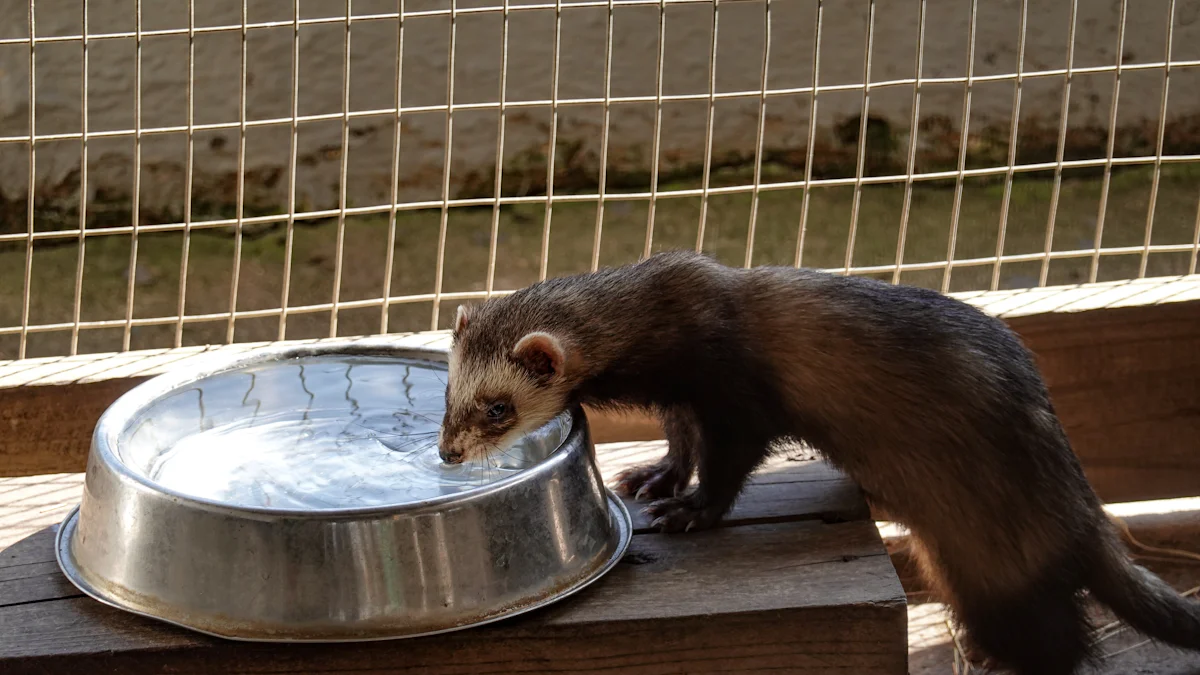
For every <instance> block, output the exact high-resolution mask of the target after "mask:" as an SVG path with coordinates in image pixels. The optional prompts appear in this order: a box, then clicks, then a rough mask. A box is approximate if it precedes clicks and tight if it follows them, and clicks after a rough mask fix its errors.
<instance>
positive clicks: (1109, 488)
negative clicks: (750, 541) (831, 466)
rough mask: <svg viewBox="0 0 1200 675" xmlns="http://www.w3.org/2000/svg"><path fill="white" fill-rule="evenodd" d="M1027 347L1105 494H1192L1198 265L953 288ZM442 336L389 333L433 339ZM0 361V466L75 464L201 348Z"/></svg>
mask: <svg viewBox="0 0 1200 675" xmlns="http://www.w3.org/2000/svg"><path fill="white" fill-rule="evenodd" d="M959 297H961V298H963V299H964V300H966V301H968V302H971V303H973V304H975V305H977V306H979V307H981V308H982V309H984V310H985V311H988V312H991V313H993V314H995V315H997V316H1001V317H1003V318H1005V319H1006V320H1008V321H1009V323H1010V325H1012V327H1013V328H1014V329H1015V330H1016V331H1017V332H1018V333H1019V334H1021V336H1022V338H1023V339H1024V340H1025V341H1026V342H1027V343H1028V344H1029V346H1030V347H1031V349H1032V350H1033V351H1034V353H1035V354H1036V355H1037V358H1038V362H1039V365H1040V366H1041V368H1042V370H1043V372H1044V373H1045V375H1046V379H1047V382H1048V383H1049V385H1050V388H1051V394H1052V396H1053V398H1054V401H1055V406H1056V408H1057V410H1058V412H1059V415H1060V416H1061V417H1062V419H1063V422H1064V425H1065V426H1066V428H1067V432H1068V435H1069V436H1070V438H1071V440H1072V444H1073V446H1074V447H1075V451H1076V453H1077V454H1078V455H1079V457H1080V459H1081V461H1082V462H1083V464H1084V468H1085V470H1086V471H1087V472H1088V475H1089V477H1090V478H1091V479H1092V481H1093V484H1094V486H1095V487H1096V489H1097V491H1098V492H1099V493H1100V495H1101V497H1102V498H1104V499H1106V500H1109V501H1119V500H1132V499H1155V498H1167V497H1176V496H1182V495H1193V494H1200V454H1197V453H1196V452H1194V442H1193V440H1192V439H1195V438H1197V437H1200V433H1198V432H1200V275H1194V276H1188V277H1172V278H1161V279H1141V280H1133V281H1119V282H1107V283H1100V284H1084V285H1080V286H1071V287H1053V288H1040V289H1021V290H1011V291H996V292H984V293H967V294H960V296H959ZM446 339H447V336H446V334H445V333H423V334H415V335H409V336H396V340H397V341H398V343H401V344H404V343H409V344H421V345H426V346H432V347H438V346H443V347H444V345H445V344H446ZM256 346H258V345H231V346H221V347H211V348H188V349H184V350H158V351H154V352H138V353H131V354H119V355H99V356H95V355H93V356H87V357H72V358H64V359H33V360H27V361H15V362H8V363H0V429H4V430H5V433H4V434H0V475H8V476H17V475H32V474H41V473H58V472H65V471H80V470H82V469H83V467H84V464H85V462H86V457H87V451H88V444H89V442H90V435H91V430H92V428H93V426H94V424H95V421H96V419H97V418H98V417H99V415H100V413H101V412H103V410H104V409H105V408H106V407H107V406H108V405H109V404H111V402H112V401H113V400H115V399H116V397H117V396H119V395H120V394H121V393H124V392H125V391H127V390H128V389H129V388H131V387H132V386H134V385H135V384H137V383H138V382H140V381H142V380H143V379H144V378H145V377H148V376H150V375H153V374H156V373H158V372H163V371H164V370H165V369H168V368H172V367H183V366H184V365H187V364H189V363H190V362H191V360H192V359H196V358H202V357H205V356H206V355H208V354H211V353H212V352H222V351H238V350H245V349H249V348H253V347H256ZM588 414H589V420H590V423H591V427H592V431H593V435H594V437H595V439H596V440H597V442H606V441H618V440H620V441H633V440H646V439H654V438H661V429H660V428H659V426H658V425H657V423H656V422H655V421H654V420H653V419H649V418H647V417H645V416H637V415H611V414H607V413H597V412H596V411H588Z"/></svg>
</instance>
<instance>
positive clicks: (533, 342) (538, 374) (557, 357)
mask: <svg viewBox="0 0 1200 675" xmlns="http://www.w3.org/2000/svg"><path fill="white" fill-rule="evenodd" d="M512 355H513V359H515V360H516V362H517V363H519V364H520V365H521V367H522V368H524V369H525V370H527V371H528V372H529V373H530V374H531V375H533V376H534V377H535V378H537V379H538V380H540V381H542V382H550V381H551V380H553V379H554V378H556V377H559V376H560V375H562V372H563V364H564V362H565V361H566V352H565V351H564V350H563V346H562V343H561V342H559V341H558V338H556V337H554V336H553V335H551V334H549V333H530V334H528V335H526V336H525V337H523V338H521V339H520V340H519V341H518V342H517V346H516V347H513V354H512Z"/></svg>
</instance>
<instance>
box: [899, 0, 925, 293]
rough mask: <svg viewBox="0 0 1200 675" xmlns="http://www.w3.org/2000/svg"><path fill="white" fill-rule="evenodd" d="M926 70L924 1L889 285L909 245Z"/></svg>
mask: <svg viewBox="0 0 1200 675" xmlns="http://www.w3.org/2000/svg"><path fill="white" fill-rule="evenodd" d="M924 66H925V0H921V4H920V5H918V7H917V63H916V64H915V66H914V68H913V73H914V75H913V77H914V78H915V80H916V81H915V82H914V83H913V100H912V112H911V113H910V115H909V126H908V161H907V162H905V164H904V166H905V174H906V175H905V177H904V203H903V205H902V206H901V207H900V234H899V235H897V236H896V271H895V272H892V283H893V284H898V283H900V272H901V270H903V269H904V267H903V265H904V247H905V245H906V244H907V243H908V219H909V217H910V215H911V211H912V193H913V174H914V173H915V172H916V168H917V133H918V132H919V131H920V128H921V75H922V73H924Z"/></svg>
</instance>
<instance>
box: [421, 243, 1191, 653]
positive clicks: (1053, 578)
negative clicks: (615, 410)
mask: <svg viewBox="0 0 1200 675" xmlns="http://www.w3.org/2000/svg"><path fill="white" fill-rule="evenodd" d="M450 364H451V365H450V380H449V387H448V391H447V413H446V418H445V424H444V433H443V455H444V456H448V457H472V456H476V455H481V454H486V453H488V452H491V451H494V450H495V449H497V448H498V447H502V446H503V445H504V444H505V443H507V442H510V441H511V440H512V439H514V438H516V437H517V436H518V435H519V434H521V433H525V432H527V431H530V430H532V429H534V428H536V427H537V426H540V425H541V424H543V423H545V422H546V421H548V420H549V419H550V418H551V417H552V416H554V415H555V414H557V413H558V412H559V411H561V410H562V409H564V408H565V407H567V406H571V405H575V404H578V403H589V404H591V405H596V406H617V407H621V406H633V407H639V408H648V409H652V410H654V411H656V412H658V413H659V414H660V416H661V417H662V420H663V422H664V428H665V430H666V433H667V437H668V441H669V448H670V449H669V451H668V454H667V456H666V457H665V458H664V459H663V460H662V461H660V462H658V463H656V464H655V465H652V466H649V467H641V468H638V469H634V470H631V471H629V472H626V473H625V474H623V475H622V476H620V477H618V486H619V488H620V489H622V490H623V491H625V492H627V493H630V494H635V495H637V496H638V497H639V498H655V499H657V501H653V502H652V503H651V504H650V505H649V507H648V509H649V511H650V512H651V513H652V514H653V515H655V516H656V520H655V521H654V522H655V523H656V524H657V525H658V526H659V527H661V528H662V529H664V530H668V531H679V530H685V529H692V528H703V527H709V526H712V525H714V524H715V523H716V522H717V521H719V520H720V518H721V517H722V516H723V515H724V514H725V513H726V512H727V511H728V509H729V507H730V506H731V505H732V504H733V501H734V499H735V498H736V496H737V494H738V492H739V491H740V490H741V488H742V485H743V483H744V481H745V478H746V477H747V475H748V474H749V473H750V472H751V471H753V469H754V468H755V467H756V466H757V465H758V464H759V463H760V462H761V461H762V459H763V458H764V457H765V456H766V455H767V453H768V451H769V450H770V448H772V447H775V446H777V445H778V444H779V443H780V442H781V441H783V442H786V441H797V440H803V441H805V442H807V443H809V444H810V445H812V446H813V447H815V448H817V449H818V450H819V451H820V452H821V453H822V454H824V456H826V457H827V458H828V459H829V460H830V461H831V462H832V463H833V464H835V465H836V466H838V467H840V468H841V469H843V470H844V471H846V472H847V473H848V474H849V475H850V476H852V477H853V478H854V479H855V480H856V481H858V483H859V484H860V485H861V486H862V488H863V490H864V492H865V493H866V494H867V496H868V498H869V499H870V500H871V501H872V503H874V504H876V505H878V506H880V507H882V508H883V509H885V510H886V511H887V512H888V513H889V514H891V515H892V517H894V518H895V519H896V520H898V521H900V522H902V523H904V524H905V525H907V526H908V528H909V529H910V531H911V532H912V535H913V537H914V539H915V541H916V542H917V546H918V550H919V551H920V555H919V556H918V559H919V560H920V561H921V563H922V566H923V568H924V570H925V573H926V574H927V575H928V576H929V577H930V578H931V579H932V580H934V582H935V583H936V585H937V586H938V587H939V588H941V589H943V591H944V594H945V598H946V600H947V601H948V602H949V604H950V605H951V606H952V607H953V609H954V610H955V612H956V614H957V616H958V618H959V619H960V621H961V622H962V623H963V624H964V625H965V626H966V627H967V628H968V629H969V631H970V633H971V636H972V638H973V641H974V643H975V644H976V645H977V646H978V647H979V648H980V649H981V651H983V652H984V653H986V654H988V655H990V656H992V657H993V658H995V659H996V660H997V661H999V662H1000V663H1003V664H1005V665H1007V666H1009V667H1012V668H1014V669H1016V670H1017V671H1018V672H1020V673H1023V674H1033V673H1054V674H1066V673H1070V672H1072V671H1073V670H1074V668H1075V666H1076V665H1077V664H1078V663H1079V662H1080V661H1081V660H1082V659H1083V658H1084V657H1085V656H1086V654H1087V653H1088V648H1089V639H1088V634H1087V625H1086V622H1085V620H1084V618H1083V613H1082V609H1081V607H1080V604H1079V602H1080V599H1079V594H1080V592H1081V591H1082V590H1083V589H1084V588H1088V587H1090V588H1091V589H1092V590H1093V593H1094V594H1095V595H1096V596H1097V597H1098V598H1099V599H1101V600H1102V601H1104V602H1106V603H1108V604H1110V605H1111V606H1113V608H1114V609H1115V610H1117V611H1118V613H1119V614H1120V613H1122V612H1123V613H1124V614H1123V616H1125V618H1126V619H1127V620H1129V621H1130V622H1131V623H1133V624H1134V625H1135V626H1137V627H1139V628H1142V629H1143V630H1146V631H1148V632H1149V633H1151V635H1154V636H1156V637H1160V638H1162V639H1164V640H1168V641H1170V642H1173V643H1174V644H1178V645H1182V646H1188V647H1200V611H1197V606H1196V605H1193V604H1190V603H1188V602H1187V601H1184V600H1182V599H1181V598H1179V596H1177V595H1175V594H1174V593H1173V592H1172V591H1170V589H1169V588H1166V587H1165V585H1163V584H1162V582H1161V581H1157V580H1156V579H1154V578H1153V577H1150V576H1149V575H1148V573H1145V574H1144V573H1143V571H1141V570H1140V568H1134V567H1133V566H1131V565H1130V564H1129V563H1128V561H1127V558H1126V556H1125V553H1124V550H1123V548H1122V547H1121V545H1120V543H1119V541H1118V540H1117V538H1116V537H1115V535H1113V533H1112V531H1111V527H1110V525H1109V524H1108V523H1107V521H1106V520H1105V518H1104V515H1103V511H1102V510H1101V508H1100V502H1099V500H1098V499H1097V498H1096V496H1095V494H1094V493H1093V492H1092V490H1091V488H1090V486H1089V485H1088V483H1087V481H1086V479H1085V478H1084V475H1083V472H1082V470H1081V468H1080V466H1079V463H1078V461H1077V459H1076V457H1075V455H1074V453H1072V451H1071V449H1070V446H1069V444H1068V442H1067V438H1066V435H1065V433H1064V432H1063V429H1062V427H1061V425H1060V423H1059V421H1058V419H1057V417H1056V415H1055V414H1054V410H1053V406H1052V405H1051V402H1050V399H1049V394H1048V392H1047V390H1046V387H1045V385H1044V384H1043V382H1042V379H1041V377H1040V375H1039V373H1038V371H1037V369H1036V367H1035V366H1034V364H1033V361H1032V358H1031V356H1030V354H1029V353H1028V351H1027V350H1026V349H1025V348H1024V346H1022V345H1021V343H1020V341H1019V340H1018V338H1017V337H1016V336H1015V335H1014V334H1013V333H1012V332H1011V331H1010V330H1009V329H1008V328H1007V327H1006V326H1005V325H1004V324H1003V323H1002V322H1000V321H999V320H997V319H994V318H992V317H989V316H987V315H985V314H983V313H982V312H979V311H978V310H976V309H975V308H972V307H970V306H968V305H966V304H964V303H961V302H958V301H956V300H953V299H950V298H948V297H946V296H943V295H940V294H938V293H935V292H933V291H928V290H924V289H917V288H910V287H903V286H892V285H889V284H884V283H880V282H875V281H871V280H867V279H861V278H847V277H836V276H831V275H828V274H823V273H820V272H816V271H811V270H797V269H791V268H756V269H752V270H741V269H731V268H727V267H724V266H721V265H719V264H717V263H716V262H714V261H712V260H710V259H708V258H705V257H703V256H699V255H696V254H690V253H670V254H660V255H657V256H654V257H652V258H650V259H648V260H646V261H643V262H641V263H638V264H636V265H631V266H626V267H623V268H617V269H610V270H602V271H600V272H597V273H593V274H587V275H580V276H575V277H568V278H562V279H554V280H550V281H547V282H543V283H540V284H536V285H534V286H531V287H529V288H526V289H523V290H522V291H519V292H517V293H516V294H514V295H512V296H508V297H504V298H498V299H495V300H491V301H489V302H486V303H483V304H482V305H480V306H477V307H475V308H472V309H470V310H467V311H466V312H464V313H463V314H461V315H460V317H459V321H458V322H457V328H456V330H455V339H454V346H453V348H452V351H451V357H450ZM497 400H503V401H506V402H509V403H510V404H511V405H513V406H515V407H514V410H513V411H512V413H511V415H512V418H511V420H509V422H508V423H506V424H500V423H498V422H496V421H494V420H492V421H490V420H484V419H483V418H481V413H480V411H481V410H484V409H486V408H488V406H489V405H492V403H493V402H495V401H497ZM481 420H482V421H481ZM693 471H698V473H699V482H698V484H697V485H696V487H695V488H694V489H692V490H691V491H687V486H688V482H689V480H690V478H691V476H692V474H693Z"/></svg>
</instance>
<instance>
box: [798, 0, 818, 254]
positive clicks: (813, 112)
mask: <svg viewBox="0 0 1200 675" xmlns="http://www.w3.org/2000/svg"><path fill="white" fill-rule="evenodd" d="M822 9H824V6H823V4H822V0H817V8H816V16H815V17H814V18H813V52H812V53H813V62H812V85H811V91H810V93H809V100H808V147H807V148H806V149H805V158H804V196H803V198H802V199H801V202H800V226H799V232H797V233H796V260H795V266H796V267H800V266H802V265H803V264H804V239H805V236H806V235H807V234H808V208H809V204H810V202H811V199H812V174H813V152H814V149H815V147H816V145H817V93H818V88H819V87H818V85H819V84H820V82H821V13H822Z"/></svg>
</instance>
